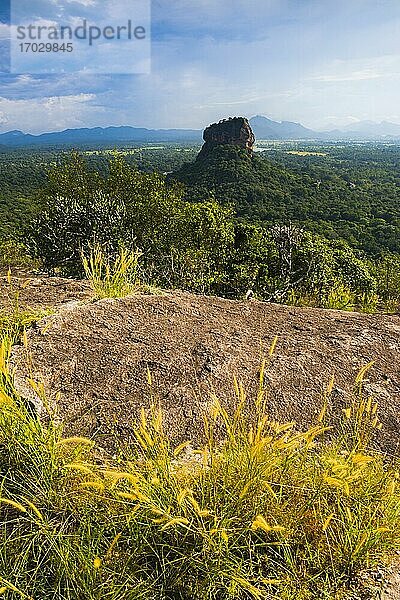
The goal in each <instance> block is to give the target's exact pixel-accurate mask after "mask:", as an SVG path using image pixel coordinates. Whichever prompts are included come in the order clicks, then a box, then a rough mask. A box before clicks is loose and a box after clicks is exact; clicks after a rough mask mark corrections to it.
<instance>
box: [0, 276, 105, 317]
mask: <svg viewBox="0 0 400 600" xmlns="http://www.w3.org/2000/svg"><path fill="white" fill-rule="evenodd" d="M92 296H93V290H92V288H91V286H90V284H89V282H88V281H79V280H76V279H64V278H62V277H47V276H44V275H43V276H42V277H38V276H36V275H32V277H29V276H28V275H27V274H25V273H24V274H23V275H22V276H21V277H14V276H13V277H12V278H11V282H9V280H8V277H7V276H3V277H0V310H10V309H12V308H13V307H14V306H15V302H16V298H18V306H19V308H20V309H21V310H23V309H28V308H31V309H33V310H36V309H44V308H54V307H58V306H62V305H63V304H66V303H68V302H74V301H80V300H88V299H89V298H91V297H92Z"/></svg>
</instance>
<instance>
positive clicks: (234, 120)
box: [197, 117, 256, 160]
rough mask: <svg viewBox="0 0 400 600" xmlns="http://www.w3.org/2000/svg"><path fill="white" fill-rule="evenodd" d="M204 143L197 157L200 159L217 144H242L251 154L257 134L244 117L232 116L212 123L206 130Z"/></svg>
mask: <svg viewBox="0 0 400 600" xmlns="http://www.w3.org/2000/svg"><path fill="white" fill-rule="evenodd" d="M203 139H204V145H203V147H202V149H201V151H200V153H199V155H198V157H197V159H198V160H202V159H204V158H205V157H206V156H208V155H209V154H210V153H211V152H212V150H213V149H214V148H215V147H216V146H221V145H231V146H240V147H241V148H244V149H245V150H247V152H249V154H251V153H252V152H253V146H254V142H255V139H256V138H255V135H254V133H253V130H252V128H251V125H250V123H249V121H248V120H247V119H245V118H244V117H231V118H230V119H223V120H222V121H219V123H212V125H210V126H209V127H207V128H206V129H205V130H204V133H203Z"/></svg>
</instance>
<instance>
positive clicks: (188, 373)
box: [12, 292, 400, 452]
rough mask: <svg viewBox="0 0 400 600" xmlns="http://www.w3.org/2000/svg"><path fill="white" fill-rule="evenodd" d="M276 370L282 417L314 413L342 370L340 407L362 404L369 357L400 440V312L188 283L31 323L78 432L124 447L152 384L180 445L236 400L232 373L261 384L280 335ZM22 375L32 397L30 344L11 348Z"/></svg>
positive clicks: (274, 401)
mask: <svg viewBox="0 0 400 600" xmlns="http://www.w3.org/2000/svg"><path fill="white" fill-rule="evenodd" d="M275 335H278V336H279V339H278V343H277V346H276V351H275V353H274V356H273V358H272V360H271V361H270V364H269V365H268V368H267V372H266V383H267V387H268V390H269V400H268V407H269V411H270V415H271V417H273V418H275V419H279V420H285V421H287V420H294V421H296V422H297V423H298V424H299V426H300V427H306V426H307V425H308V424H310V423H312V422H315V419H316V417H317V415H318V413H319V411H320V408H321V404H322V395H323V389H324V387H325V386H326V385H327V383H328V381H329V379H330V377H331V375H334V376H335V384H334V389H333V392H332V396H331V408H332V414H333V415H340V414H341V413H342V409H345V408H347V407H348V406H349V405H350V404H351V402H352V399H353V397H352V390H353V386H354V380H355V377H356V374H357V372H358V370H359V369H360V367H362V366H363V365H366V364H367V363H369V362H370V361H375V364H374V366H373V367H372V368H371V369H370V370H369V371H368V374H367V376H366V379H365V390H366V392H367V393H368V394H371V395H372V396H373V397H374V398H376V399H377V400H378V402H379V406H380V409H379V415H380V418H381V420H382V423H383V429H382V431H381V432H378V433H379V435H380V443H381V446H382V447H384V448H385V449H387V450H389V451H391V452H394V451H395V449H396V446H397V444H398V442H399V432H400V416H399V410H398V404H399V400H400V365H399V355H400V354H399V350H400V318H399V317H398V316H387V315H361V314H356V313H348V312H340V311H333V310H322V309H321V310H320V309H312V308H297V307H289V306H283V305H276V304H267V303H263V302H258V301H251V302H239V301H230V300H224V299H221V298H210V297H204V296H193V295H190V294H186V293H182V292H177V293H175V292H174V293H170V294H167V295H164V296H136V297H128V298H124V299H122V300H101V301H98V302H95V303H85V304H80V305H79V304H77V303H75V305H74V304H72V305H71V304H70V305H68V304H67V305H66V306H65V307H63V308H62V309H60V310H59V312H58V313H56V314H54V315H52V316H49V317H46V318H45V319H44V320H42V321H40V322H39V323H38V324H37V327H36V328H34V329H31V330H30V331H29V332H28V341H29V347H30V351H31V356H32V361H33V373H32V374H33V376H34V378H36V379H37V380H41V381H43V382H44V384H45V388H46V390H47V393H48V398H49V401H50V403H51V404H52V405H53V408H54V409H55V411H56V413H57V414H58V415H59V417H60V419H62V420H63V421H64V423H65V433H66V434H67V435H69V434H72V435H75V434H76V435H88V436H94V437H95V438H96V439H97V441H98V443H99V444H100V445H102V446H104V447H106V448H109V449H113V447H115V445H116V444H117V443H119V442H122V443H123V444H125V443H126V444H129V442H130V441H131V440H132V438H133V426H134V423H135V421H136V420H137V419H138V416H139V414H140V409H141V407H145V409H148V408H149V406H150V403H151V391H150V389H149V385H148V382H147V369H149V370H150V372H151V373H152V376H153V384H154V385H153V390H152V391H153V394H155V396H156V398H157V401H159V402H160V404H161V406H162V408H163V410H164V414H165V431H166V433H168V435H169V436H170V437H171V439H172V440H173V441H174V442H176V443H178V442H180V441H184V440H193V442H194V443H195V444H196V443H200V442H201V437H202V429H203V417H204V414H205V413H206V412H207V411H208V409H209V408H210V403H211V397H210V392H212V391H215V393H216V394H217V395H218V396H219V398H220V399H221V401H222V402H223V403H224V404H225V405H227V406H231V407H232V405H233V404H234V394H233V377H234V376H235V375H236V376H237V377H238V379H239V380H240V381H242V382H243V385H244V387H245V389H246V390H247V391H248V393H249V397H254V395H255V394H256V393H257V389H258V380H259V370H260V359H261V355H263V354H264V355H265V354H268V348H269V346H270V344H271V341H272V340H273V338H274V336H275ZM12 361H13V365H14V366H15V368H16V382H17V385H18V386H19V389H20V391H21V393H22V394H23V395H24V397H27V398H30V400H31V401H33V400H34V398H32V396H30V397H29V386H28V385H27V378H28V376H29V374H30V369H29V368H27V366H26V351H25V349H24V348H22V347H21V348H18V347H16V348H15V349H14V351H13V357H12Z"/></svg>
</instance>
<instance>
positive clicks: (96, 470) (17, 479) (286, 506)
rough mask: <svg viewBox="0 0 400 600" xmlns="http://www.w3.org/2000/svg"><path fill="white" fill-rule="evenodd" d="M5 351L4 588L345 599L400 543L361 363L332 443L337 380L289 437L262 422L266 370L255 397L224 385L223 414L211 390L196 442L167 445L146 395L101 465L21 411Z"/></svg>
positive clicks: (288, 430) (152, 597)
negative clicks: (128, 436) (126, 441)
mask: <svg viewBox="0 0 400 600" xmlns="http://www.w3.org/2000/svg"><path fill="white" fill-rule="evenodd" d="M275 343H276V340H275V341H274V344H273V346H272V347H271V351H270V354H272V352H273V349H274V345H275ZM9 349H10V340H9V339H8V338H7V337H5V338H3V341H2V345H1V352H0V371H1V372H2V373H3V378H2V379H0V382H1V381H3V382H4V381H7V382H8V385H7V386H4V385H3V386H1V383H0V404H1V411H0V588H1V590H0V592H1V593H2V594H3V595H4V597H5V598H10V599H11V598H35V599H40V600H50V599H56V598H57V599H58V600H64V599H65V600H72V599H79V600H100V599H107V600H117V599H118V600H135V599H144V600H168V599H170V600H211V599H216V600H225V599H228V598H229V599H233V598H235V599H251V598H255V599H265V600H267V599H276V600H277V599H280V600H292V599H296V600H306V599H312V598H319V599H322V598H325V599H337V600H339V599H344V598H347V599H349V598H352V599H355V598H359V597H361V596H359V595H358V593H359V592H358V591H357V590H358V584H357V576H358V575H359V574H360V573H361V572H363V571H365V570H370V569H373V568H374V567H375V566H376V565H377V564H379V563H380V562H381V561H382V560H385V559H386V558H387V557H389V556H390V555H391V554H392V553H393V552H394V550H395V549H396V548H398V547H399V544H400V539H399V533H398V531H399V525H400V492H399V484H398V481H399V473H398V470H397V469H398V467H397V465H396V463H395V462H394V459H393V460H391V461H388V459H387V457H386V458H385V457H384V456H382V455H381V454H379V453H377V452H375V451H374V450H373V449H372V440H373V436H374V433H375V431H376V430H377V429H379V428H380V423H379V420H378V417H377V406H376V405H375V403H374V402H373V401H372V400H371V399H369V398H365V397H364V395H363V392H362V383H363V378H364V375H365V373H366V371H367V370H368V368H369V366H370V365H367V366H366V367H365V368H364V369H363V370H362V371H361V372H360V373H359V375H358V377H357V380H356V382H355V396H354V402H353V404H352V405H351V406H348V407H347V408H346V409H345V410H344V411H343V414H342V426H341V429H340V430H339V431H338V432H337V433H336V434H335V435H334V436H333V437H331V438H330V439H328V437H327V430H329V427H328V426H327V421H328V415H327V410H326V407H327V405H328V404H329V396H330V393H331V391H332V388H333V380H332V381H331V382H330V384H329V385H328V387H327V389H326V392H325V398H324V402H323V408H322V410H321V413H320V415H319V417H318V419H317V421H316V423H315V424H314V426H312V427H311V428H310V429H309V430H308V431H305V432H301V431H299V430H298V429H296V427H295V425H294V424H293V423H277V422H274V421H271V420H270V419H269V418H268V397H267V394H266V391H265V389H264V384H263V380H264V369H265V365H263V367H262V369H261V376H260V389H259V393H258V394H257V396H256V397H255V398H253V399H249V398H246V395H245V392H244V390H243V389H242V387H241V386H240V384H238V383H237V382H235V385H234V394H235V398H236V410H235V411H234V412H233V414H228V412H227V411H226V409H225V408H224V407H223V406H222V405H221V403H220V402H219V400H218V398H217V397H216V396H215V397H213V408H212V410H211V412H210V414H209V415H208V417H207V418H206V419H205V423H204V433H205V439H206V442H205V443H204V444H203V445H202V446H200V447H198V448H197V449H196V450H194V451H193V450H190V449H189V446H188V445H187V444H182V445H180V446H178V447H173V446H172V445H171V443H170V441H169V439H168V437H167V436H166V435H165V433H164V431H163V419H162V413H161V411H160V410H159V408H158V407H157V402H156V401H155V402H154V406H153V408H152V409H151V410H150V411H148V412H145V411H143V412H142V417H141V420H140V422H139V423H137V426H136V446H135V448H133V449H132V456H131V457H130V459H129V460H128V459H126V460H123V459H121V460H119V461H118V462H117V461H115V460H113V459H112V458H110V459H104V458H102V459H100V456H101V454H99V452H98V450H97V449H96V446H95V444H94V442H93V441H92V440H88V439H86V438H80V437H73V438H65V437H63V431H62V426H61V425H59V424H58V425H57V424H55V423H54V422H52V421H51V420H50V421H49V422H48V423H47V424H45V423H43V422H41V421H40V420H38V419H33V418H32V417H31V416H30V415H29V412H28V411H27V410H26V409H25V407H24V403H23V401H22V400H21V398H20V397H19V395H18V393H17V391H16V390H15V389H14V388H13V386H12V374H11V373H10V372H9V367H8V355H9ZM149 384H150V386H151V376H150V375H149ZM36 389H37V391H39V393H43V391H42V389H41V388H40V387H39V388H37V387H36ZM249 405H250V406H251V408H252V414H253V415H254V418H252V419H250V420H249V419H248V418H247V417H246V416H245V415H246V414H247V412H248V411H247V410H246V407H247V408H248V407H249ZM221 430H222V431H224V440H225V441H224V442H220V441H217V435H216V433H217V431H221ZM364 592H365V593H366V591H365V590H364ZM363 597H364V598H365V597H366V596H365V595H364V596H363Z"/></svg>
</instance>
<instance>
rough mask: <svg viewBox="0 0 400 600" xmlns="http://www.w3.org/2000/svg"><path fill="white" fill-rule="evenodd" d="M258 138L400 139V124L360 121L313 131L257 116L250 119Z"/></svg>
mask: <svg viewBox="0 0 400 600" xmlns="http://www.w3.org/2000/svg"><path fill="white" fill-rule="evenodd" d="M250 124H251V126H252V128H253V131H254V133H255V135H256V138H258V139H260V140H262V139H264V140H326V141H336V140H365V141H369V140H371V141H378V140H380V141H383V140H400V125H399V124H398V123H389V122H388V121H382V122H381V123H374V122H373V121H358V122H356V123H354V124H352V125H348V126H347V127H345V128H344V129H342V130H339V129H334V130H332V131H313V130H312V129H308V128H307V127H304V125H301V123H293V122H291V121H272V120H271V119H267V117H262V116H257V117H252V118H251V119H250Z"/></svg>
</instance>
